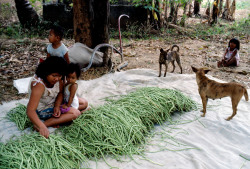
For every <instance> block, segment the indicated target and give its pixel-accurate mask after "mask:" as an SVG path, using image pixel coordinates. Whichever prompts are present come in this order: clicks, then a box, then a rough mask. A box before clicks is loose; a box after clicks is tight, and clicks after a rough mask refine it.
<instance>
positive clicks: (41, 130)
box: [39, 125, 49, 138]
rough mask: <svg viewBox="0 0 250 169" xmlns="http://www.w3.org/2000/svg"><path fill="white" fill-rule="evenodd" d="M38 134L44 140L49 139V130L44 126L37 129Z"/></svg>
mask: <svg viewBox="0 0 250 169" xmlns="http://www.w3.org/2000/svg"><path fill="white" fill-rule="evenodd" d="M39 133H40V134H41V135H42V136H44V137H45V138H49V130H48V128H47V127H46V126H45V125H44V126H42V127H40V128H39Z"/></svg>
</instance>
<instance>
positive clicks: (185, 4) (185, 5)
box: [180, 1, 188, 27]
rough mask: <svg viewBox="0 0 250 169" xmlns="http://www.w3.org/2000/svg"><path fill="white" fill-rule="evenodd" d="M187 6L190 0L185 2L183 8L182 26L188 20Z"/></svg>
mask: <svg viewBox="0 0 250 169" xmlns="http://www.w3.org/2000/svg"><path fill="white" fill-rule="evenodd" d="M187 6H188V1H185V2H184V9H183V15H182V18H181V23H180V24H181V26H183V27H185V22H186V17H187V15H186V12H187Z"/></svg>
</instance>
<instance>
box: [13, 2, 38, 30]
mask: <svg viewBox="0 0 250 169" xmlns="http://www.w3.org/2000/svg"><path fill="white" fill-rule="evenodd" d="M15 3H16V9H17V16H18V19H19V21H20V23H21V24H22V26H24V27H26V28H30V27H32V26H33V27H36V26H37V24H38V23H39V16H38V14H37V13H36V11H35V10H34V8H33V7H32V6H31V5H30V3H29V1H27V0H15Z"/></svg>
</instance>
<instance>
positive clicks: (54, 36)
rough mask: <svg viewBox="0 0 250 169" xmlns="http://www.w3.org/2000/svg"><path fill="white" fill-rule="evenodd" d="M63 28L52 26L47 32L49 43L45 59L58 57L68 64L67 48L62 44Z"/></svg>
mask: <svg viewBox="0 0 250 169" xmlns="http://www.w3.org/2000/svg"><path fill="white" fill-rule="evenodd" d="M62 37H63V28H61V27H60V26H53V27H52V28H51V30H50V32H49V42H50V43H51V44H49V45H48V47H47V57H50V56H58V57H63V58H64V59H65V60H66V62H67V63H68V64H69V63H70V61H69V55H68V48H67V47H66V46H65V45H64V44H63V43H62Z"/></svg>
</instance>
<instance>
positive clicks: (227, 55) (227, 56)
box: [225, 47, 240, 66]
mask: <svg viewBox="0 0 250 169" xmlns="http://www.w3.org/2000/svg"><path fill="white" fill-rule="evenodd" d="M235 50H236V52H237V53H236V55H235V58H236V61H237V66H238V65H239V61H240V55H239V51H238V50H237V49H236V48H235V49H234V50H233V51H230V47H229V48H228V49H227V51H228V52H227V54H226V56H225V58H226V59H230V58H231V56H232V54H233V53H234V51H235Z"/></svg>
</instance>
